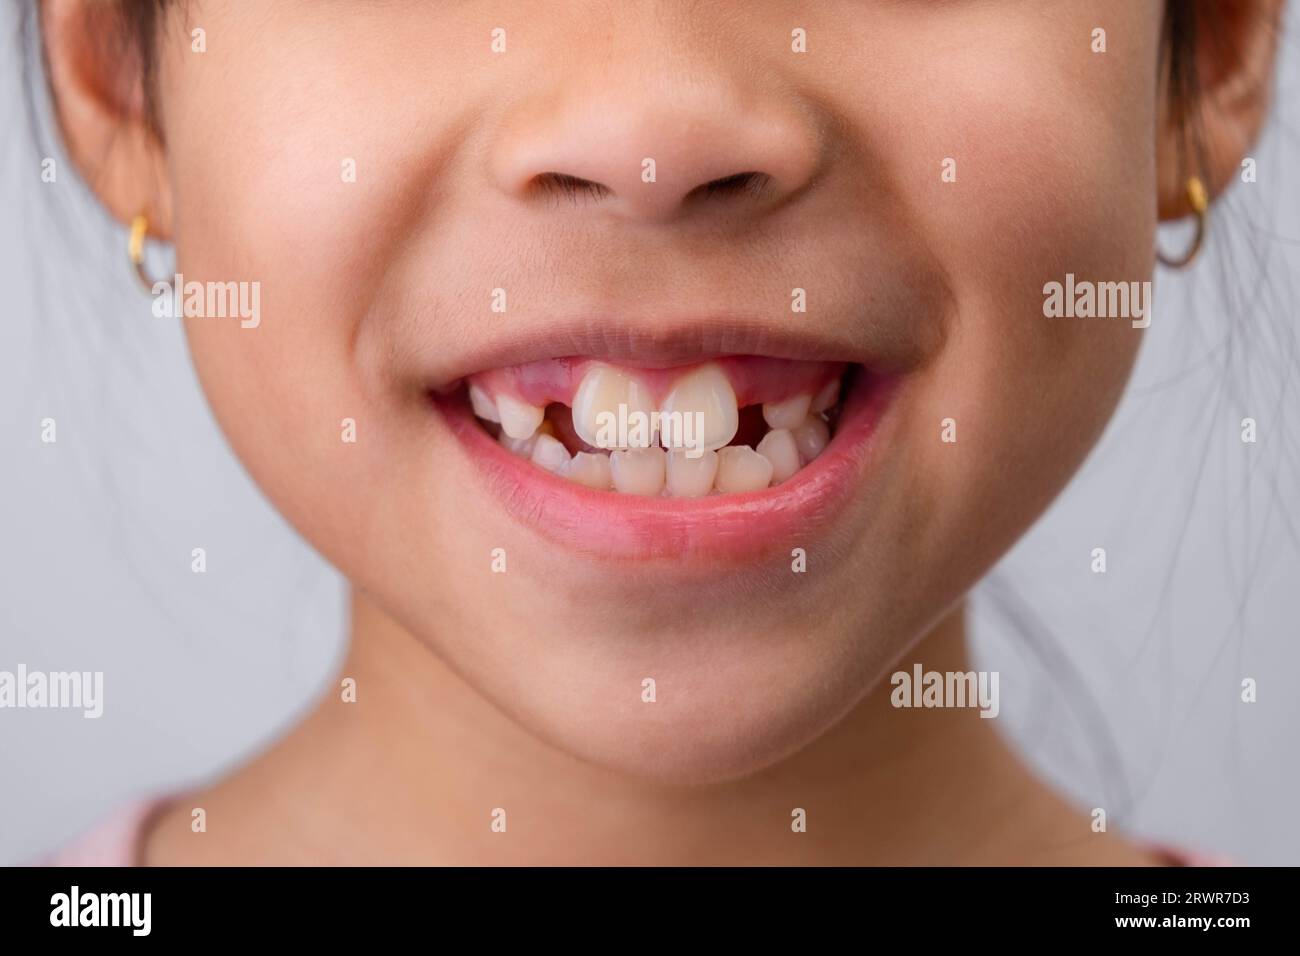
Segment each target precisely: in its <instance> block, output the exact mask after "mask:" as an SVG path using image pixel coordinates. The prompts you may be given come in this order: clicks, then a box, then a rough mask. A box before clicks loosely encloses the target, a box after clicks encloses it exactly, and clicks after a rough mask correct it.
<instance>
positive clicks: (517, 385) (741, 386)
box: [469, 355, 847, 408]
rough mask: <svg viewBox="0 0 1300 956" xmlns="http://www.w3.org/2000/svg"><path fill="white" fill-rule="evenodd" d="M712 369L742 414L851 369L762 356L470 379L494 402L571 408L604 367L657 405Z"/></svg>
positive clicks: (516, 370)
mask: <svg viewBox="0 0 1300 956" xmlns="http://www.w3.org/2000/svg"><path fill="white" fill-rule="evenodd" d="M710 363H713V364H716V365H718V366H719V367H720V368H721V369H722V370H723V372H724V373H725V374H726V376H727V379H728V381H730V382H731V388H732V390H733V391H734V392H735V393H736V404H737V405H738V406H740V407H741V408H744V407H745V406H746V405H760V404H763V403H765V402H778V401H781V400H783V399H786V398H793V397H794V396H795V395H814V396H815V395H816V394H817V393H818V392H819V391H821V389H822V387H823V386H824V385H825V384H826V383H827V382H829V381H831V380H832V379H836V378H839V377H840V376H841V375H843V374H844V369H845V368H846V367H847V366H846V365H845V364H844V363H843V362H803V361H796V360H793V359H778V358H768V357H765V356H760V355H728V356H724V357H721V358H715V359H709V360H708V361H707V362H699V363H696V364H693V365H679V366H677V367H676V368H629V367H627V366H620V365H614V363H612V362H605V363H602V362H600V360H599V359H589V358H558V359H542V360H541V361H537V362H528V363H526V364H524V365H511V366H507V367H505V368H494V369H490V370H488V371H486V372H479V373H478V374H476V375H471V376H470V377H469V381H471V382H473V383H474V384H476V385H478V386H479V387H480V388H482V389H483V390H484V391H486V392H487V393H488V394H489V395H492V396H497V395H501V394H508V395H513V396H515V397H516V398H519V399H522V400H523V401H525V402H527V403H528V404H530V405H549V404H550V403H551V402H560V403H561V404H564V405H568V406H570V407H572V406H573V396H574V395H575V394H576V393H577V391H578V385H579V384H580V383H581V382H582V377H583V376H584V375H585V374H586V373H587V370H588V369H589V368H591V366H593V365H598V364H605V365H610V366H612V367H614V368H618V369H620V370H621V371H624V372H626V373H627V374H629V375H635V376H636V377H638V378H640V379H641V381H643V382H645V384H646V387H647V388H649V390H650V394H651V396H652V398H653V400H654V402H655V403H656V404H658V403H660V402H662V401H663V400H664V399H665V398H666V397H667V396H668V392H669V391H670V390H671V389H672V387H673V384H674V383H675V382H676V381H677V380H678V379H680V378H681V377H682V376H684V375H686V374H688V373H690V372H693V371H694V370H695V369H697V368H701V367H703V366H704V365H708V364H710Z"/></svg>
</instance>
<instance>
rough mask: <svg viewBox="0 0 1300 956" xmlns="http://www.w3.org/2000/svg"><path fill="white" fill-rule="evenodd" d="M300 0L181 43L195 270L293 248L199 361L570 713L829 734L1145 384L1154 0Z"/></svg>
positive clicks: (321, 512) (537, 719) (423, 604)
mask: <svg viewBox="0 0 1300 956" xmlns="http://www.w3.org/2000/svg"><path fill="white" fill-rule="evenodd" d="M308 6H309V5H308V4H306V3H286V4H282V5H281V4H277V5H276V9H275V12H273V13H270V12H260V13H259V14H258V15H257V16H256V17H253V16H252V14H250V13H249V12H247V11H244V12H242V13H241V12H239V11H216V10H214V11H212V14H211V17H212V18H214V19H215V20H221V21H225V22H214V23H212V24H209V25H208V34H209V36H213V35H216V34H217V33H218V32H220V34H221V35H222V36H224V37H226V38H228V40H229V42H227V43H223V44H220V45H218V44H210V47H209V52H208V53H206V54H204V55H203V58H197V57H190V56H188V54H184V53H176V54H173V55H170V56H168V57H167V58H166V59H165V61H164V69H163V71H162V77H163V81H164V83H165V87H166V92H165V96H164V98H163V103H164V120H165V123H166V126H167V133H168V144H169V147H168V148H169V151H170V155H169V161H170V164H171V169H172V188H173V190H174V207H175V209H176V224H175V235H176V243H177V250H178V256H179V261H180V265H181V268H182V271H183V272H184V274H185V279H186V280H187V281H192V282H196V283H217V282H249V283H254V282H255V283H257V284H258V285H257V288H258V294H259V300H258V304H259V312H260V314H259V316H258V321H257V323H256V324H255V325H253V324H252V323H250V322H244V323H239V322H233V321H230V320H224V319H221V318H214V317H203V316H194V317H191V318H189V319H187V327H188V332H189V336H190V341H191V347H192V352H193V355H194V359H195V363H196V367H197V368H198V371H199V373H200V376H201V379H202V382H203V385H204V388H205V390H206V391H207V393H208V395H209V397H210V400H211V402H212V405H213V408H214V410H215V411H216V414H217V416H218V418H219V420H220V422H221V424H222V426H223V428H224V429H225V431H226V432H227V434H228V435H229V437H230V440H231V442H232V444H233V446H234V448H235V450H236V452H237V453H238V454H239V455H240V457H241V458H242V459H243V461H244V462H245V463H246V465H247V466H248V468H249V470H250V472H251V473H252V474H253V476H254V478H255V479H256V480H257V481H258V482H259V483H260V484H261V485H262V487H263V488H264V489H265V490H266V491H267V493H268V494H269V495H270V497H271V498H272V500H273V501H274V502H275V503H276V504H277V506H278V507H279V508H280V509H281V510H282V511H283V512H284V514H285V515H286V516H287V517H288V518H289V519H290V520H291V521H292V522H293V523H294V524H295V525H296V526H297V527H298V528H299V529H300V530H301V531H302V532H303V533H304V534H305V535H306V536H307V538H308V539H309V540H311V541H312V542H313V543H314V544H315V545H316V546H317V547H318V548H319V549H320V550H321V551H322V552H323V553H324V554H325V555H326V556H327V557H328V558H330V559H331V560H332V561H333V562H334V563H335V564H337V565H338V567H340V568H341V569H342V570H343V571H344V572H345V573H346V574H347V575H348V576H349V577H350V578H351V579H352V580H353V582H354V583H355V585H356V586H357V587H359V588H361V589H363V590H364V591H365V592H366V593H367V595H368V597H369V598H370V600H372V601H373V602H374V603H376V604H377V605H378V606H379V607H381V608H382V609H383V610H384V611H386V612H387V613H388V614H389V615H391V616H392V617H393V618H394V619H395V620H397V621H398V622H399V623H400V624H402V625H403V626H404V627H405V628H406V629H408V630H409V631H410V632H411V633H412V634H414V635H415V636H417V637H418V638H419V639H421V640H422V641H424V642H425V643H427V645H428V646H429V647H430V648H431V649H432V650H433V651H435V652H436V653H437V654H438V655H439V656H440V657H441V658H442V659H443V660H445V661H446V663H447V664H448V665H449V666H451V667H452V668H453V669H455V670H456V671H457V672H458V673H460V674H461V675H462V676H463V677H464V678H465V679H466V680H467V681H468V682H469V683H470V684H471V685H472V686H473V687H475V688H476V689H477V690H478V691H479V692H481V693H482V694H483V695H484V696H486V697H487V698H488V699H490V700H491V701H492V702H494V703H495V704H496V705H498V706H499V707H501V708H502V709H503V710H505V711H507V712H508V713H510V714H512V715H513V716H515V717H516V718H517V719H518V720H519V721H520V722H521V723H522V724H523V725H524V726H526V727H527V728H529V729H530V730H532V731H533V732H535V733H536V734H538V735H539V736H541V737H543V738H545V739H547V740H548V741H550V742H552V743H554V744H557V745H558V746H560V747H562V748H563V749H565V750H567V751H570V752H572V753H574V754H577V755H579V756H581V757H584V758H586V759H589V760H591V761H594V762H596V763H600V764H603V765H606V766H611V767H615V768H618V769H621V770H625V771H628V772H632V773H637V774H646V775H652V776H655V777H658V778H661V779H670V780H695V781H698V780H708V779H719V778H726V777H731V776H735V775H739V774H743V773H746V772H749V771H752V770H754V769H756V768H758V767H761V766H763V765H765V764H768V763H771V762H773V761H775V760H777V759H779V758H780V757H782V756H783V755H786V754H789V753H790V752H792V751H794V750H796V749H797V748H799V747H801V746H803V745H805V744H807V743H808V742H809V741H810V740H812V739H813V738H815V737H816V736H817V735H818V734H819V733H821V732H823V731H824V730H825V729H827V728H828V727H829V726H830V725H831V724H832V723H833V722H834V721H835V720H837V719H838V718H840V717H841V716H843V715H844V714H845V713H846V712H847V711H848V710H849V709H851V708H852V707H853V705H854V704H855V703H856V702H857V701H859V700H860V699H861V698H862V696H863V695H864V694H865V693H866V692H867V691H868V690H869V689H871V688H872V687H873V686H874V685H875V684H876V683H878V682H879V681H880V680H881V678H882V676H883V675H884V674H885V673H886V671H887V670H888V669H889V668H890V667H891V666H892V665H893V663H894V662H896V661H897V660H898V659H899V658H900V656H902V655H904V654H905V653H907V651H908V650H909V648H911V647H912V646H914V645H915V643H916V641H917V640H918V639H919V638H920V637H921V636H922V635H923V634H924V633H925V631H926V630H927V629H928V628H929V627H931V626H932V625H934V624H935V623H936V622H937V621H938V620H939V619H940V618H941V617H942V616H943V615H944V614H945V613H946V612H947V611H949V610H950V609H952V608H953V606H954V605H955V604H956V602H958V601H959V600H960V599H961V597H962V595H963V594H964V593H965V592H966V591H967V590H968V589H969V587H970V586H971V585H972V584H973V583H974V582H975V581H976V580H977V579H978V578H979V577H980V576H981V575H982V574H983V573H985V572H986V571H987V570H988V569H989V567H990V566H991V565H992V564H993V562H994V561H996V559H997V558H998V557H999V556H1000V555H1001V554H1002V553H1003V552H1004V551H1005V550H1006V549H1007V548H1008V547H1009V546H1010V544H1011V543H1012V542H1013V541H1014V540H1015V539H1016V538H1017V537H1018V536H1019V535H1020V534H1021V533H1023V531H1024V530H1025V529H1026V528H1027V527H1028V526H1029V524H1030V523H1031V522H1032V521H1033V520H1034V519H1035V518H1036V517H1037V516H1038V515H1039V514H1040V513H1041V512H1042V510H1043V509H1044V508H1045V507H1046V506H1047V504H1048V503H1049V502H1050V501H1051V500H1052V498H1053V497H1054V496H1055V495H1056V494H1057V493H1058V491H1059V490H1060V489H1061V488H1062V487H1063V486H1064V484H1065V483H1066V482H1067V481H1068V479H1069V478H1070V476H1071V475H1072V474H1073V473H1074V471H1075V470H1076V468H1077V467H1078V465H1079V463H1080V462H1081V460H1082V459H1083V457H1084V456H1085V455H1086V454H1087V452H1088V450H1089V449H1090V448H1091V446H1092V445H1093V443H1094V442H1095V440H1096V438H1097V436H1098V434H1099V433H1100V430H1101V429H1102V427H1103V426H1104V424H1105V422H1106V420H1107V418H1108V417H1109V414H1110V412H1111V410H1112V409H1113V407H1114V404H1115V402H1116V400H1117V398H1118V396H1119V393H1120V391H1121V389H1122V387H1123V383H1124V381H1125V379H1126V377H1127V374H1128V371H1129V368H1130V365H1131V362H1132V359H1133V356H1134V353H1135V350H1136V347H1137V343H1138V341H1139V337H1140V335H1141V331H1140V329H1138V328H1135V327H1134V326H1135V322H1134V321H1131V320H1134V319H1137V320H1140V319H1141V317H1142V315H1141V311H1140V310H1141V308H1142V303H1143V302H1144V301H1146V304H1147V306H1148V307H1149V301H1147V300H1144V298H1143V296H1144V291H1143V287H1142V285H1141V283H1142V282H1143V280H1146V279H1147V278H1149V274H1150V268H1151V243H1152V238H1153V229H1154V205H1155V202H1154V163H1153V156H1152V154H1153V126H1154V122H1155V119H1154V115H1155V95H1156V93H1155V82H1154V77H1155V64H1156V52H1157V51H1156V37H1157V32H1158V30H1157V27H1158V23H1157V20H1158V15H1157V14H1156V13H1152V12H1150V11H1143V12H1138V11H1135V10H1134V9H1132V7H1133V6H1134V5H1130V4H1127V3H1121V2H1118V0H1116V2H1113V3H1107V4H1104V5H1103V6H1104V7H1105V8H1106V9H1105V11H1104V12H1105V14H1106V16H1105V17H1100V16H1098V14H1097V11H1090V12H1088V13H1087V14H1084V13H1083V12H1081V11H1076V10H1074V9H1073V8H1071V9H1068V10H1056V11H1054V13H1053V15H1052V16H1050V17H1049V16H1046V15H1045V14H1044V15H1043V16H1041V17H1040V16H1026V15H1025V12H1024V9H1023V5H1022V4H1018V3H1011V2H1006V3H1000V2H994V3H980V4H938V5H926V6H924V7H920V6H919V5H918V8H916V9H910V8H909V9H908V10H906V11H903V10H902V9H900V8H898V7H897V5H894V4H854V3H830V4H819V5H818V6H817V9H816V10H815V11H812V12H809V11H807V10H804V11H801V12H798V13H795V12H792V11H791V10H790V9H787V8H786V6H785V5H783V4H777V3H772V4H763V3H758V4H748V5H746V13H745V16H744V17H743V18H737V17H736V16H735V15H734V14H728V13H726V12H725V11H724V10H723V9H716V10H709V11H706V10H703V9H698V8H697V7H696V6H694V5H691V6H690V8H689V13H688V11H687V9H686V7H685V5H684V6H683V7H682V9H681V10H679V9H678V8H677V7H676V6H675V5H673V4H668V3H664V4H653V5H644V6H643V5H636V6H635V8H634V7H633V5H628V7H627V9H621V8H619V9H615V8H611V7H610V6H609V5H606V4H592V5H590V8H589V9H584V8H585V6H586V5H583V4H571V5H568V6H566V7H565V11H564V12H563V13H554V12H551V13H548V14H547V15H546V16H545V17H542V16H540V15H539V14H538V13H537V12H536V11H533V10H532V9H531V8H529V7H525V6H523V5H518V4H497V5H495V6H493V5H491V4H476V5H474V6H473V7H472V8H468V9H466V10H462V11H458V12H457V13H455V14H445V13H442V12H439V11H438V10H437V9H435V8H434V7H433V6H432V5H429V6H427V7H426V6H425V5H421V4H416V3H411V4H394V5H373V6H370V5H366V6H365V7H364V8H357V9H355V10H354V9H353V8H349V10H348V11H347V13H345V14H340V15H338V16H336V17H331V18H322V17H317V16H309V15H308V13H309V11H308V9H307V8H308ZM300 8H301V9H300ZM679 13H680V16H678V14H679ZM1103 19H1104V20H1106V22H1107V23H1108V24H1111V27H1110V36H1111V38H1112V39H1111V42H1110V52H1109V53H1107V54H1104V55H1099V54H1094V53H1093V52H1092V51H1091V48H1090V35H1091V30H1092V28H1093V27H1094V26H1095V24H1094V23H1093V21H1094V20H1097V21H1098V22H1100V21H1101V20H1103ZM349 20H355V21H356V22H354V23H349V22H348V21H349ZM214 27H215V28H218V29H214ZM1117 37H1119V38H1121V39H1116V38H1117ZM435 49H436V50H437V51H438V55H437V56H429V55H427V53H428V51H429V50H435ZM286 51H293V52H292V53H290V54H287V53H286ZM1053 283H1060V284H1061V287H1062V294H1063V295H1067V296H1070V297H1071V298H1070V303H1071V307H1069V308H1066V309H1063V310H1060V311H1063V312H1065V313H1068V314H1061V315H1049V313H1054V311H1056V310H1054V309H1053V308H1052V307H1051V302H1050V301H1049V300H1050V299H1051V293H1049V292H1048V291H1047V290H1049V289H1052V288H1054V287H1053V286H1052V284H1053ZM1119 283H1122V284H1123V286H1122V291H1123V298H1124V301H1125V302H1127V305H1124V306H1122V307H1121V308H1118V309H1116V308H1115V306H1116V305H1117V304H1119V298H1120V296H1119V292H1118V291H1117V290H1118V289H1119V288H1120V287H1119V286H1117V285H1115V284H1119ZM1090 284H1092V285H1093V286H1094V287H1095V288H1094V291H1095V292H1096V295H1095V296H1094V298H1093V302H1094V303H1095V304H1098V307H1096V308H1094V309H1093V312H1094V313H1097V312H1106V311H1107V303H1109V306H1110V311H1111V312H1117V313H1118V314H1114V315H1111V316H1110V317H1101V316H1099V315H1094V316H1093V317H1088V316H1086V315H1079V314H1078V313H1079V312H1086V311H1087V310H1085V309H1075V308H1073V307H1072V304H1073V303H1074V302H1075V298H1074V297H1075V296H1077V295H1082V294H1083V293H1082V292H1080V291H1079V290H1084V289H1087V288H1088V287H1089V285H1090ZM1130 293H1131V295H1130ZM1045 305H1046V306H1047V307H1045ZM1125 309H1127V312H1125V311H1124V310H1125ZM1136 324H1139V325H1140V324H1141V323H1140V321H1139V322H1137V323H1136ZM648 682H653V683H652V684H651V683H648ZM651 688H653V698H654V703H653V704H649V703H648V702H647V697H648V696H649V695H650V690H651Z"/></svg>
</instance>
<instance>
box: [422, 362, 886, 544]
mask: <svg viewBox="0 0 1300 956" xmlns="http://www.w3.org/2000/svg"><path fill="white" fill-rule="evenodd" d="M896 385H897V379H896V378H891V377H883V376H872V377H870V378H869V379H859V380H858V381H857V382H856V383H855V384H854V386H853V388H852V390H851V392H850V394H849V396H848V399H847V401H846V402H845V405H844V408H843V409H842V411H841V415H840V420H839V423H838V427H837V430H836V432H835V435H834V437H833V438H832V439H831V441H830V444H828V445H827V446H826V450H825V451H824V452H822V454H821V455H819V456H818V457H817V458H816V459H814V460H813V461H812V462H810V463H809V464H808V465H807V466H805V467H804V468H802V469H801V470H800V471H799V472H798V473H797V474H795V476H794V477H793V478H791V479H789V480H788V481H786V482H783V483H782V484H780V485H777V486H775V487H773V488H765V489H763V490H762V491H754V492H748V493H746V494H738V495H716V496H709V497H704V498H647V497H642V496H639V495H625V494H619V493H617V492H613V491H596V490H594V489H591V488H585V487H583V486H582V485H579V484H576V483H575V482H571V481H568V480H566V479H564V478H559V477H557V476H555V475H553V474H551V473H550V472H548V471H545V470H544V469H542V468H538V467H537V466H536V465H534V464H532V462H530V461H529V460H528V459H526V458H522V457H520V456H518V455H515V454H513V453H512V452H510V451H507V450H506V449H505V448H503V447H502V446H501V445H500V444H499V443H498V442H497V441H496V440H495V439H494V438H493V437H492V436H491V435H489V434H488V433H487V432H486V431H485V430H484V429H483V427H482V426H481V425H479V423H478V420H477V419H476V418H475V417H474V415H473V413H472V412H471V411H470V409H469V407H468V404H467V403H466V402H464V401H463V399H461V398H454V397H439V396H436V395H435V396H433V403H434V405H435V407H436V408H437V409H438V410H439V411H440V412H441V414H442V416H443V417H444V419H445V420H446V422H447V424H448V425H449V426H450V428H451V430H452V432H453V434H455V436H456V437H457V439H459V441H460V443H461V444H462V446H463V447H464V448H465V450H466V452H467V453H468V456H469V458H470V460H471V461H472V462H473V464H474V465H475V467H477V468H478V470H479V472H480V473H481V474H482V475H483V478H484V483H485V485H486V487H487V490H488V492H489V493H490V494H491V495H492V496H493V497H495V499H496V500H497V501H498V502H500V503H501V506H502V507H503V508H504V509H505V511H506V512H507V513H508V514H509V515H510V516H511V517H512V518H514V519H515V520H516V521H518V522H519V523H521V524H523V525H525V526H527V527H529V528H531V529H532V530H533V531H535V532H536V533H537V534H539V535H540V536H541V537H542V538H544V539H546V540H548V541H550V542H552V543H555V544H557V545H559V546H561V547H563V548H566V549H568V550H570V551H573V552H575V553H578V554H582V555H587V556H589V557H593V558H599V559H602V560H631V561H649V560H654V559H669V560H673V561H679V562H680V561H688V562H704V563H717V562H719V561H727V562H731V563H735V564H743V563H749V562H753V561H757V560H762V559H763V558H764V557H768V556H771V555H773V554H774V553H777V552H779V551H780V552H783V553H784V555H785V556H787V557H788V555H789V551H788V550H787V549H788V548H790V547H795V546H801V547H807V545H808V544H809V543H810V541H811V540H812V539H813V538H814V537H816V536H817V534H818V533H819V532H820V531H821V530H822V529H824V528H825V527H826V526H828V525H830V524H832V523H833V522H834V521H835V519H836V518H837V516H838V515H839V514H840V513H841V512H842V511H843V510H844V508H845V507H846V506H847V504H848V503H849V501H850V500H851V499H852V497H853V492H854V489H855V488H858V487H859V486H860V484H861V482H862V481H863V479H864V477H865V473H866V471H867V468H868V466H869V459H870V458H871V455H870V451H871V449H872V447H873V442H872V441H871V438H872V436H873V435H874V434H875V433H876V431H877V424H878V422H879V421H880V418H881V416H882V414H883V413H884V411H885V409H886V407H887V406H888V403H889V398H890V397H891V396H892V394H893V393H894V391H895V386H896Z"/></svg>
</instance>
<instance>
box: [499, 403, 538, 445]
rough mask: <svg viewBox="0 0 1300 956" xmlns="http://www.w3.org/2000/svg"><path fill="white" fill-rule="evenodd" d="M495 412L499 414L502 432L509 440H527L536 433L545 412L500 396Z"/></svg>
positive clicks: (533, 406) (534, 406)
mask: <svg viewBox="0 0 1300 956" xmlns="http://www.w3.org/2000/svg"><path fill="white" fill-rule="evenodd" d="M497 411H498V412H500V413H501V430H502V431H504V432H505V433H506V434H507V435H509V436H510V437H511V438H527V437H528V436H529V435H531V434H532V433H533V432H535V431H537V426H538V425H540V424H541V423H542V416H543V415H544V414H545V411H546V410H545V409H543V408H540V407H539V406H537V405H529V404H528V403H527V402H524V401H520V400H519V399H517V398H515V397H514V396H513V395H505V394H502V395H498V396H497Z"/></svg>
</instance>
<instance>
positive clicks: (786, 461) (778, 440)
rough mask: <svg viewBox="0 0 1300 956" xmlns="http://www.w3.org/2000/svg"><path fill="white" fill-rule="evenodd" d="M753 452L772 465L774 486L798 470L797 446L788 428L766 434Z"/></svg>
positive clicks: (777, 429)
mask: <svg viewBox="0 0 1300 956" xmlns="http://www.w3.org/2000/svg"><path fill="white" fill-rule="evenodd" d="M754 450H755V451H757V452H758V453H759V454H760V455H762V456H763V457H764V458H766V459H767V460H768V461H770V462H771V463H772V484H774V485H779V484H780V483H781V482H783V481H785V480H786V479H787V478H789V477H790V476H791V475H793V474H794V473H795V472H796V471H798V470H799V446H798V445H796V444H795V440H794V435H792V434H791V433H790V430H789V429H788V428H776V429H773V430H772V431H770V432H768V433H767V434H766V435H764V436H763V440H762V441H761V442H759V443H758V447H757V448H756V449H754Z"/></svg>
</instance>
